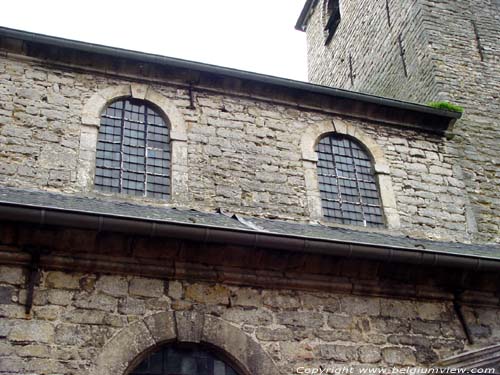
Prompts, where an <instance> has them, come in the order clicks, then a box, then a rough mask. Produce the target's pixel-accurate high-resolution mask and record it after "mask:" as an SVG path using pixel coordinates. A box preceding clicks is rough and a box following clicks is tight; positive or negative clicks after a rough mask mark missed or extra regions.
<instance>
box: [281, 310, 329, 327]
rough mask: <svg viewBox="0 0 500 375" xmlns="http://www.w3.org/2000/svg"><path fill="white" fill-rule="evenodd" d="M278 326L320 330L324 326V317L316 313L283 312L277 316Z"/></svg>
mask: <svg viewBox="0 0 500 375" xmlns="http://www.w3.org/2000/svg"><path fill="white" fill-rule="evenodd" d="M276 321H277V323H278V324H283V325H285V326H291V327H307V328H319V327H321V326H323V315H322V314H320V313H316V312H297V311H290V312H283V313H278V314H277V315H276Z"/></svg>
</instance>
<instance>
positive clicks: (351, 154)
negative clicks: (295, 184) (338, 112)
mask: <svg viewBox="0 0 500 375" xmlns="http://www.w3.org/2000/svg"><path fill="white" fill-rule="evenodd" d="M316 151H317V152H318V181H319V190H320V194H321V203H322V207H323V215H324V217H325V218H327V219H329V220H331V221H335V222H338V223H342V224H351V225H363V226H372V227H376V226H383V225H384V217H383V214H382V207H381V205H380V197H379V193H378V189H377V184H376V180H375V173H374V171H373V166H372V162H371V158H370V156H369V155H368V153H367V152H366V151H365V150H364V149H363V147H361V145H360V144H359V143H358V142H356V141H354V140H352V139H351V138H348V137H345V136H342V135H337V134H333V135H328V136H326V137H323V138H321V140H320V141H319V144H318V146H317V149H316Z"/></svg>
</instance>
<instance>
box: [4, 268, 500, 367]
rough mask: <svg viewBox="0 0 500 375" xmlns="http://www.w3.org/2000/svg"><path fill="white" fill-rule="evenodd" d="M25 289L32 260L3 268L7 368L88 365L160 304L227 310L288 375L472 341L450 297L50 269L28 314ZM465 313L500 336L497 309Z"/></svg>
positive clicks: (476, 330)
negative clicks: (275, 287) (292, 288)
mask: <svg viewBox="0 0 500 375" xmlns="http://www.w3.org/2000/svg"><path fill="white" fill-rule="evenodd" d="M25 298H26V290H25V288H24V271H23V269H21V268H17V267H6V266H2V267H0V318H1V319H0V369H2V370H4V371H5V370H6V369H8V373H22V374H26V373H30V374H40V375H41V374H56V373H58V374H59V373H60V374H63V373H64V374H66V375H72V374H77V373H78V374H80V373H81V371H83V372H84V371H85V369H88V368H89V366H90V365H91V364H92V362H93V360H94V359H95V358H96V357H97V355H98V354H99V352H100V351H101V350H102V348H103V346H104V345H105V344H106V343H108V342H109V340H110V339H111V338H112V337H114V336H116V334H117V333H118V332H119V331H120V330H122V329H124V328H126V327H127V326H129V325H131V324H133V322H135V321H137V320H138V319H142V318H144V317H146V316H149V315H151V314H154V313H156V312H161V311H187V310H192V311H198V312H202V313H205V314H209V315H212V316H216V317H219V318H221V319H222V320H224V321H226V322H228V323H229V324H230V325H232V326H234V327H237V328H238V329H239V330H241V331H243V332H244V333H245V334H246V335H249V336H250V337H251V338H252V339H253V340H255V341H257V342H258V343H259V344H260V345H261V346H262V347H263V348H264V350H265V351H266V352H267V353H268V354H269V355H270V356H271V357H272V358H273V359H274V361H275V362H276V363H277V365H278V367H279V369H280V370H281V371H282V372H283V373H284V374H291V373H294V371H295V369H296V368H297V367H299V366H306V367H319V366H323V367H325V366H330V367H331V366H342V365H344V364H349V365H353V366H354V367H356V366H376V367H380V366H388V367H393V366H406V365H409V366H414V365H426V364H430V363H432V362H434V361H436V360H438V359H439V358H444V357H447V356H449V355H451V354H453V353H457V352H459V351H462V350H463V349H464V345H465V344H464V343H465V338H464V334H463V331H462V329H461V327H460V323H459V321H458V319H457V318H456V316H455V314H454V312H453V307H452V305H451V303H443V302H415V301H410V300H394V299H385V298H377V297H360V296H353V295H348V294H335V293H311V292H300V291H282V290H266V289H257V288H250V287H235V286H228V285H224V284H221V283H217V284H210V283H203V282H184V281H182V282H181V281H176V280H170V281H165V280H160V279H149V278H141V277H135V276H112V275H106V274H93V273H91V274H83V273H64V272H59V271H45V272H43V274H42V276H41V280H40V285H39V286H38V287H37V288H36V291H35V295H34V306H33V309H32V313H31V315H29V316H28V315H26V314H25V312H24V305H23V303H24V301H25ZM465 315H466V319H467V320H468V322H469V323H470V328H471V330H472V332H473V334H474V336H475V338H476V344H477V345H478V346H486V345H487V344H488V343H494V342H498V340H500V336H499V333H500V313H499V311H498V309H491V308H465ZM117 349H118V348H117ZM128 360H131V358H128Z"/></svg>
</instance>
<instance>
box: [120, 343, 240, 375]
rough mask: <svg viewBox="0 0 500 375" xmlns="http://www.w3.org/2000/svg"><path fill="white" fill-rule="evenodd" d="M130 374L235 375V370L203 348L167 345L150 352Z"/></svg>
mask: <svg viewBox="0 0 500 375" xmlns="http://www.w3.org/2000/svg"><path fill="white" fill-rule="evenodd" d="M130 375H237V372H236V371H235V370H234V369H233V368H232V367H231V366H230V365H228V364H227V363H225V362H224V361H222V360H221V359H220V358H219V357H218V356H216V355H215V354H214V353H212V352H211V351H209V350H206V349H204V348H201V347H181V346H177V345H169V346H165V347H163V348H161V349H160V350H158V351H156V352H154V353H152V354H150V355H149V356H148V357H147V358H146V359H144V360H143V361H142V362H141V363H140V364H139V365H138V366H137V367H136V368H135V369H134V370H133V371H132V372H131V373H130Z"/></svg>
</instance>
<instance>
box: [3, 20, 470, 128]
mask: <svg viewBox="0 0 500 375" xmlns="http://www.w3.org/2000/svg"><path fill="white" fill-rule="evenodd" d="M1 38H12V39H16V40H21V41H26V42H32V43H40V44H43V45H49V46H54V47H56V48H68V49H73V50H77V51H82V52H88V53H95V54H101V55H107V56H110V57H116V58H123V59H130V60H136V61H141V62H145V63H152V64H159V65H168V66H171V67H175V68H180V69H188V70H193V71H198V72H203V73H209V74H216V75H220V76H225V77H230V78H235V79H241V80H248V81H253V82H256V83H260V84H266V85H273V86H276V87H280V88H284V89H293V90H299V91H303V92H304V93H311V94H318V95H325V96H328V97H332V98H338V99H345V100H351V101H357V102H359V103H366V104H370V105H378V106H381V107H384V108H388V109H394V110H402V111H407V112H408V113H416V114H419V115H421V116H433V118H436V119H440V121H442V122H443V123H445V124H446V126H447V127H448V128H450V127H452V126H453V124H454V123H455V121H456V120H457V119H459V118H460V117H461V113H459V112H454V111H447V110H443V109H438V108H432V107H429V106H425V105H422V104H417V103H411V102H405V101H402V100H397V99H389V98H384V97H381V96H376V95H370V94H365V93H359V92H354V91H349V90H345V89H340V88H334V87H328V86H321V85H316V84H312V83H308V82H304V81H296V80H292V79H288V78H281V77H275V76H270V75H266V74H261V73H254V72H249V71H244V70H238V69H233V68H227V67H222V66H218V65H211V64H205V63H200V62H195V61H189V60H183V59H178V58H173V57H167V56H161V55H156V54H151V53H145V52H138V51H132V50H127V49H123V48H116V47H108V46H104V45H100V44H94V43H87V42H81V41H76V40H70V39H65V38H59V37H54V36H48V35H43V34H37V33H32V32H26V31H21V30H15V29H10V28H6V27H0V39H1ZM440 126H441V125H440ZM428 130H434V131H438V132H442V131H444V130H446V129H445V128H444V126H442V127H440V128H438V129H428Z"/></svg>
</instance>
